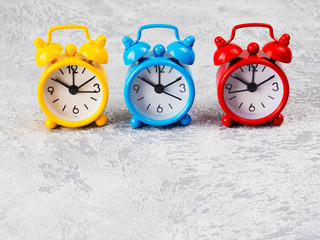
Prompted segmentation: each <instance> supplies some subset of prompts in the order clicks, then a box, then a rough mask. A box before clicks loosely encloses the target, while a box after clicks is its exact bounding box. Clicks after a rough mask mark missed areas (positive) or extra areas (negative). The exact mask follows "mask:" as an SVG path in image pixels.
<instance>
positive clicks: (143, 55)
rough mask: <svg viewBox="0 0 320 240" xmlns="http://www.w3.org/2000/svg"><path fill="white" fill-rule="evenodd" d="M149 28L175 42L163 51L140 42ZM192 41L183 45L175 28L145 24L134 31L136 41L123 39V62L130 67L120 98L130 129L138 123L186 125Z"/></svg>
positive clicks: (191, 89) (191, 91) (191, 93)
mask: <svg viewBox="0 0 320 240" xmlns="http://www.w3.org/2000/svg"><path fill="white" fill-rule="evenodd" d="M149 28H170V29H173V30H174V33H175V37H176V39H177V41H175V42H173V43H171V44H169V45H168V47H167V51H166V49H165V47H164V46H163V45H161V44H157V45H155V46H154V47H153V50H152V51H149V50H150V48H151V47H150V45H149V44H147V43H145V42H140V41H139V40H140V38H141V32H142V30H144V29H149ZM194 41H195V39H194V37H192V36H189V37H187V38H186V39H184V40H183V41H182V40H180V38H179V33H178V28H177V27H176V26H173V25H168V24H149V25H144V26H141V27H140V28H139V30H138V34H137V40H136V41H133V40H132V39H131V38H130V37H128V36H126V37H124V38H123V40H122V42H123V44H124V46H125V51H124V54H123V60H124V63H125V64H126V65H130V67H129V69H128V73H127V79H126V83H125V87H124V98H125V101H126V104H127V107H128V109H129V111H130V112H131V113H132V115H133V117H132V118H131V121H130V123H131V125H132V127H135V128H137V127H140V126H141V125H142V123H145V124H148V125H153V126H165V125H170V124H172V123H175V122H180V123H181V124H182V125H188V124H189V123H190V122H191V117H190V115H189V114H188V111H189V110H190V108H191V106H192V104H193V100H194V97H195V89H194V82H193V79H192V76H191V72H190V69H189V66H188V65H192V64H193V62H194V59H195V55H194V51H193V49H192V46H193V43H194Z"/></svg>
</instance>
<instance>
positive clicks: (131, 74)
mask: <svg viewBox="0 0 320 240" xmlns="http://www.w3.org/2000/svg"><path fill="white" fill-rule="evenodd" d="M154 65H166V66H170V67H173V68H174V69H176V70H177V71H179V72H180V73H181V74H182V75H183V76H184V78H185V79H186V82H187V84H188V86H189V97H188V100H187V103H186V105H185V106H184V108H183V109H182V110H181V111H180V112H179V113H178V114H176V115H175V116H173V117H171V118H168V119H163V120H155V119H151V118H148V117H145V116H144V115H142V114H141V113H140V112H138V110H136V108H135V107H134V105H133V103H132V101H131V98H130V87H131V84H132V81H133V80H134V78H135V77H136V76H137V75H138V74H139V73H140V72H141V71H142V70H143V69H145V68H147V67H150V66H154ZM124 98H125V102H126V105H127V107H128V109H129V111H130V112H131V114H132V115H133V116H134V117H135V118H137V119H138V120H139V121H141V122H143V123H145V124H148V125H152V126H166V125H170V124H173V123H175V122H178V121H180V120H181V119H182V118H184V117H185V116H186V115H187V113H188V112H189V110H190V109H191V107H192V105H193V102H194V98H195V86H194V81H193V78H192V76H191V73H190V71H189V70H188V69H187V67H184V66H183V65H180V64H178V63H176V62H174V61H173V60H172V59H170V58H167V57H154V58H148V59H145V60H144V61H143V62H141V63H140V64H137V65H132V66H131V67H130V68H129V70H128V74H127V79H126V82H125V86H124Z"/></svg>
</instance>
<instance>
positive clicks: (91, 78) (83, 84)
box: [78, 76, 96, 89]
mask: <svg viewBox="0 0 320 240" xmlns="http://www.w3.org/2000/svg"><path fill="white" fill-rule="evenodd" d="M95 77H96V76H93V77H92V78H90V79H89V80H88V81H86V82H84V83H82V84H81V85H80V86H79V87H78V89H79V88H81V87H83V86H84V85H86V84H87V83H88V82H90V81H92V80H93V79H94V78H95Z"/></svg>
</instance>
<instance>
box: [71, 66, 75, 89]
mask: <svg viewBox="0 0 320 240" xmlns="http://www.w3.org/2000/svg"><path fill="white" fill-rule="evenodd" d="M71 69H72V85H73V86H75V84H74V83H75V81H74V74H75V70H73V68H72V67H71Z"/></svg>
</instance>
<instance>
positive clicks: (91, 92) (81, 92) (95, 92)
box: [78, 90, 98, 93]
mask: <svg viewBox="0 0 320 240" xmlns="http://www.w3.org/2000/svg"><path fill="white" fill-rule="evenodd" d="M78 93H98V91H94V90H93V91H78Z"/></svg>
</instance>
